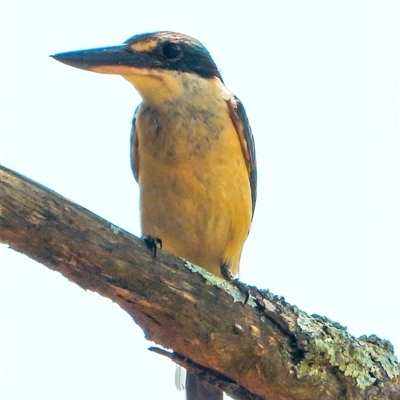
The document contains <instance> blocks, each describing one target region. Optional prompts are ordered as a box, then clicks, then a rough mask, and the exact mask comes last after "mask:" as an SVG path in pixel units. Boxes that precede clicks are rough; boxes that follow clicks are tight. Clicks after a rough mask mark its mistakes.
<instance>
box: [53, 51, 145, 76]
mask: <svg viewBox="0 0 400 400" xmlns="http://www.w3.org/2000/svg"><path fill="white" fill-rule="evenodd" d="M50 57H53V58H54V59H55V60H57V61H60V62H62V63H64V64H67V65H70V66H71V67H75V68H80V69H84V70H87V71H93V72H100V73H104V74H119V75H124V74H129V73H131V72H134V70H137V69H138V68H148V67H149V58H148V57H146V55H145V54H142V53H137V52H134V51H132V50H130V49H127V47H126V45H120V46H112V47H102V48H97V49H88V50H78V51H70V52H66V53H58V54H54V55H52V56H50Z"/></svg>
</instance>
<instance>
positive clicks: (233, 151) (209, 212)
mask: <svg viewBox="0 0 400 400" xmlns="http://www.w3.org/2000/svg"><path fill="white" fill-rule="evenodd" d="M52 57H53V58H54V59H56V60H57V61H60V62H62V63H64V64H67V65H69V66H72V67H75V68H79V69H83V70H87V71H92V72H97V73H102V74H116V75H121V76H122V77H123V78H125V79H126V80H127V81H129V82H130V83H131V84H132V85H133V86H134V88H135V89H136V90H137V91H138V93H139V94H140V96H141V98H142V102H141V103H140V104H139V106H138V107H137V109H136V111H135V114H134V117H133V122H132V132H131V164H132V170H133V174H134V177H135V179H136V181H137V182H138V184H139V188H140V215H141V231H142V237H143V238H145V239H146V240H147V241H148V242H152V245H153V246H157V245H158V244H162V248H163V250H166V251H168V252H170V253H172V254H174V255H177V256H179V257H182V258H185V259H187V260H188V261H190V262H192V263H194V264H196V265H199V266H201V267H202V268H204V269H206V270H208V271H209V272H211V273H213V274H215V275H217V276H219V277H222V278H225V279H228V280H233V278H234V277H235V276H237V274H238V272H239V262H240V258H241V254H242V249H243V245H244V243H245V241H246V239H247V236H248V233H249V230H250V226H251V223H252V219H253V215H254V210H255V204H256V197H257V168H256V154H255V145H254V137H253V134H252V130H251V128H250V124H249V121H248V118H247V115H246V111H245V109H244V106H243V104H242V103H241V101H240V100H239V98H238V97H236V96H235V95H234V94H233V93H232V92H231V91H230V90H229V89H228V88H227V87H226V86H225V84H224V81H223V79H222V76H221V73H220V71H219V69H218V67H217V65H216V64H215V62H214V60H213V58H212V57H211V55H210V53H209V52H208V51H207V49H206V48H205V47H204V46H203V45H202V44H201V43H200V42H199V41H198V40H196V39H194V38H193V37H190V36H188V35H185V34H181V33H177V32H170V31H159V32H151V33H142V34H137V35H135V36H133V37H131V38H129V39H128V40H126V41H125V42H124V43H123V44H122V45H117V46H112V47H102V48H95V49H87V50H78V51H71V52H66V53H58V54H55V55H53V56H52ZM154 249H155V248H154ZM186 398H187V399H188V400H220V399H222V398H223V392H222V391H221V390H220V389H219V388H217V387H214V386H212V385H211V384H209V383H208V382H206V381H203V380H202V379H201V378H199V377H197V376H194V375H192V374H190V373H187V377H186Z"/></svg>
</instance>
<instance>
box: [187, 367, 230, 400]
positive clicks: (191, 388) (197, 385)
mask: <svg viewBox="0 0 400 400" xmlns="http://www.w3.org/2000/svg"><path fill="white" fill-rule="evenodd" d="M223 395H224V393H223V392H222V390H220V389H218V388H216V387H215V386H213V385H211V384H209V383H208V382H206V381H203V380H201V379H200V378H199V377H197V376H195V375H192V374H191V373H190V372H187V371H186V399H187V400H222V398H223Z"/></svg>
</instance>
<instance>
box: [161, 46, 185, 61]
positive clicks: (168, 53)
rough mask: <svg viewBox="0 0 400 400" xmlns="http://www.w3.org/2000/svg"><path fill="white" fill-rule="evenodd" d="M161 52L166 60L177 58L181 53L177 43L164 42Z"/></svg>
mask: <svg viewBox="0 0 400 400" xmlns="http://www.w3.org/2000/svg"><path fill="white" fill-rule="evenodd" d="M162 54H163V56H164V57H165V58H167V59H168V60H177V59H178V58H180V57H181V55H182V49H181V46H179V44H177V43H166V44H164V46H163V48H162Z"/></svg>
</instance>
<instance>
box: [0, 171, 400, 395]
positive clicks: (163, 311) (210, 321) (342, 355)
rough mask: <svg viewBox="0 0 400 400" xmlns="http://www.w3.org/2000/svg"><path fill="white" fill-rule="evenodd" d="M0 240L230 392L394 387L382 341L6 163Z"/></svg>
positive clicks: (390, 357)
mask: <svg viewBox="0 0 400 400" xmlns="http://www.w3.org/2000/svg"><path fill="white" fill-rule="evenodd" d="M0 174H1V206H2V213H1V216H0V221H1V233H0V240H1V242H3V243H6V244H8V245H9V246H10V247H11V248H13V249H14V250H16V251H19V252H21V253H23V254H26V255H28V256H29V257H31V258H32V259H34V260H36V261H38V262H40V263H42V264H44V265H46V266H47V267H49V268H51V269H53V270H56V271H59V272H60V273H61V274H62V275H64V276H65V277H67V278H68V279H70V280H71V281H73V282H75V283H77V284H78V285H80V286H81V287H82V288H84V289H90V290H93V291H96V292H98V293H100V294H101V295H103V296H105V297H108V298H110V299H111V300H113V301H114V302H116V303H118V304H119V305H120V306H121V307H122V308H123V309H124V310H125V311H127V312H128V313H129V314H130V315H131V316H132V317H133V318H134V320H135V321H136V323H137V324H138V325H140V326H141V327H142V329H143V330H144V332H145V334H146V337H147V338H148V339H149V340H152V341H154V342H156V343H159V344H160V345H162V346H163V347H165V348H170V349H173V352H172V353H169V352H166V351H164V350H161V349H158V350H154V349H152V350H153V351H157V352H158V353H162V354H164V355H167V356H168V357H170V358H171V359H173V360H174V361H175V362H177V363H178V364H181V365H183V366H184V367H185V368H187V369H189V370H190V371H192V372H193V373H196V374H199V375H201V376H203V377H205V378H206V379H208V380H209V381H210V382H212V383H214V384H216V385H218V386H219V387H220V388H222V389H223V390H224V391H226V392H227V393H229V394H230V395H232V396H233V397H235V398H238V399H268V400H289V399H296V400H306V399H307V400H308V399H326V400H329V399H335V400H337V399H349V400H353V399H388V400H390V399H393V400H394V399H399V398H400V376H399V364H398V361H397V359H396V357H395V355H394V354H393V348H392V346H391V344H390V343H389V342H388V341H385V340H380V339H379V338H377V337H374V336H370V337H360V338H354V337H352V336H351V335H350V334H349V333H348V332H347V331H346V329H345V328H344V327H342V326H340V325H339V324H337V323H335V322H333V321H331V320H329V319H327V318H325V317H320V316H318V315H312V316H309V315H307V314H306V313H305V312H303V311H300V310H298V309H297V308H296V307H294V306H291V305H290V304H288V303H286V302H285V301H284V299H283V298H279V297H277V296H274V295H273V294H272V293H270V292H268V291H262V290H258V289H256V288H254V287H249V290H250V293H251V294H252V295H251V297H250V299H249V301H248V303H247V304H246V305H245V306H243V300H244V296H243V294H242V293H241V291H240V290H238V289H237V288H236V287H234V286H232V285H231V284H229V283H227V282H226V281H223V280H221V279H219V278H217V277H215V276H213V275H212V274H209V273H207V272H206V271H204V270H203V269H201V268H199V267H196V266H194V265H192V264H190V263H188V262H186V261H185V260H183V259H180V258H177V257H175V256H173V255H171V254H168V253H165V252H163V251H157V256H156V257H153V254H152V252H151V251H149V250H148V249H147V248H146V246H145V245H144V243H143V241H142V240H140V239H138V238H136V237H135V236H132V235H131V234H129V233H128V232H126V231H124V230H122V229H120V228H118V227H117V226H114V225H113V224H111V223H110V222H107V221H105V220H104V219H102V218H100V217H98V216H96V215H94V214H93V213H91V212H90V211H88V210H86V209H84V208H83V207H80V206H79V205H77V204H74V203H72V202H71V201H69V200H67V199H65V198H63V197H62V196H60V195H58V194H57V193H55V192H52V191H51V190H49V189H46V188H45V187H43V186H41V185H39V184H37V183H35V182H32V181H30V180H29V179H27V178H25V177H22V176H21V175H18V174H17V173H15V172H12V171H10V170H8V169H6V168H4V167H2V168H1V169H0Z"/></svg>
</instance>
